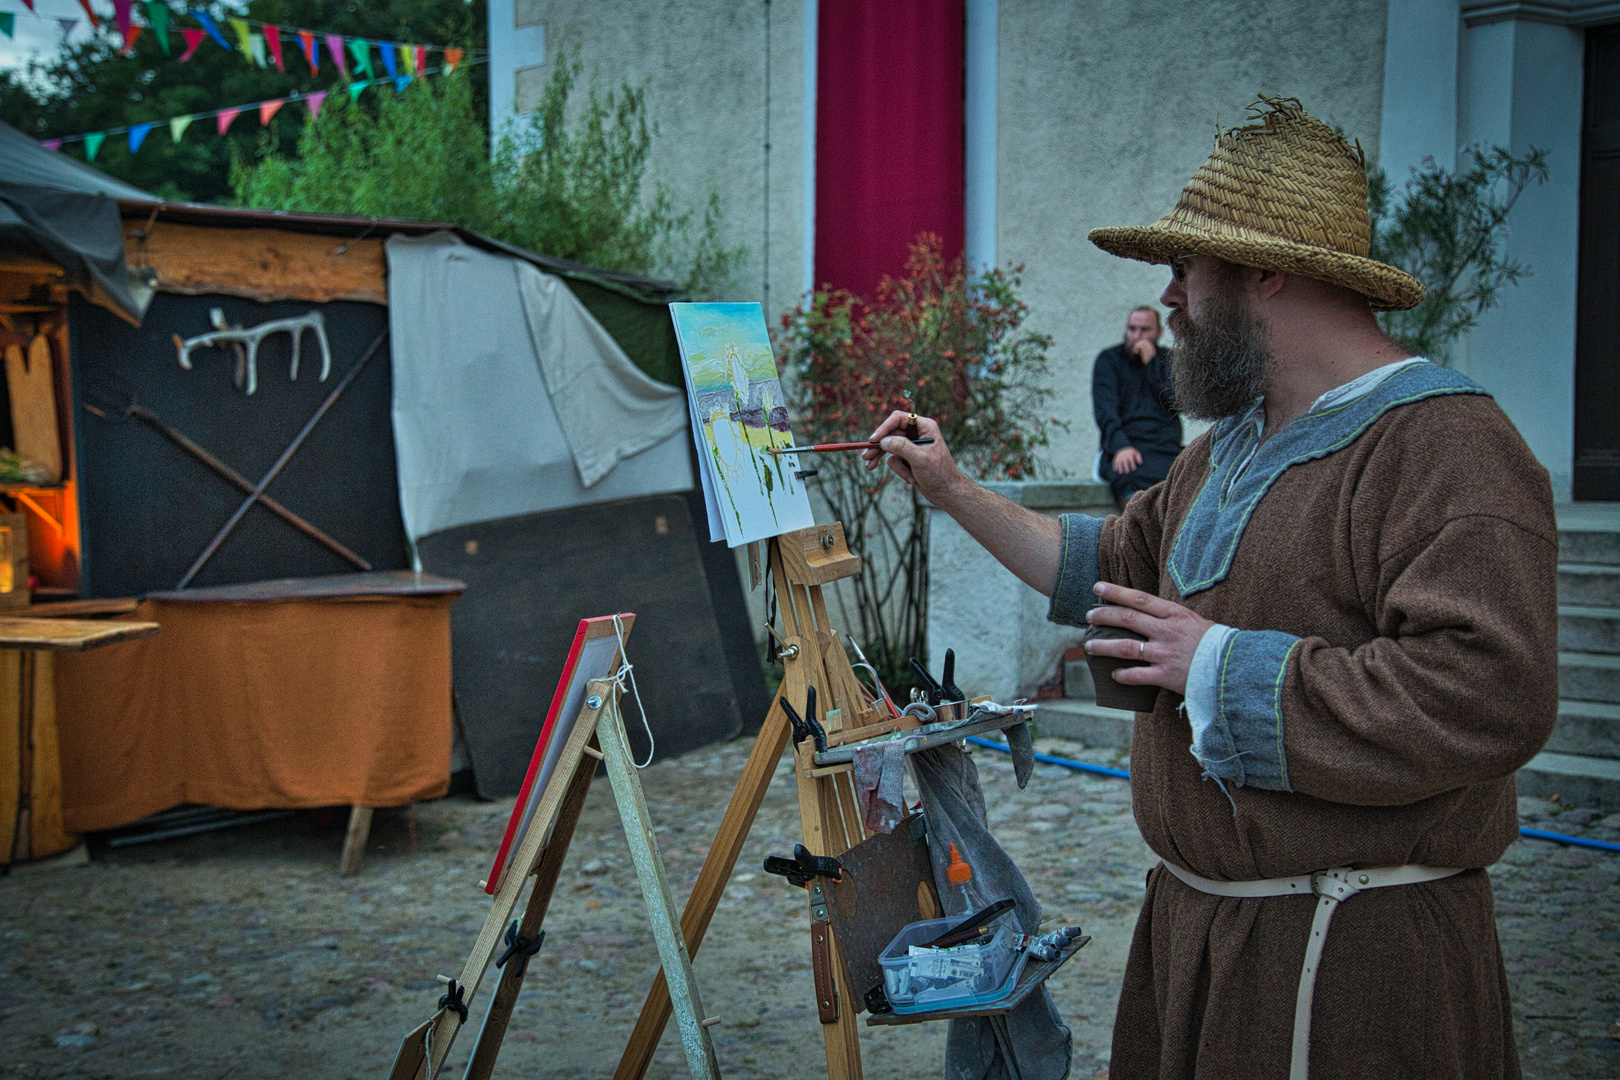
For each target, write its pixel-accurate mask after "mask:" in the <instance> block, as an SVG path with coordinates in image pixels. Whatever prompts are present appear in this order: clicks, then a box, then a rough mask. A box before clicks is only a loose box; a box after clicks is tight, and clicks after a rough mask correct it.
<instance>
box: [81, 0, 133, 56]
mask: <svg viewBox="0 0 1620 1080" xmlns="http://www.w3.org/2000/svg"><path fill="white" fill-rule="evenodd" d="M130 4H131V0H113V18H115V19H116V20H117V21H118V35H119V36H120V37H122V38H123V39H124V43H125V45H126V46H127V45H128V44H129V42H130V38H129V9H130ZM86 10H89V9H88V7H87V8H86Z"/></svg>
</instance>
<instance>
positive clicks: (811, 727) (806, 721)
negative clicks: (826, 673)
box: [781, 686, 827, 754]
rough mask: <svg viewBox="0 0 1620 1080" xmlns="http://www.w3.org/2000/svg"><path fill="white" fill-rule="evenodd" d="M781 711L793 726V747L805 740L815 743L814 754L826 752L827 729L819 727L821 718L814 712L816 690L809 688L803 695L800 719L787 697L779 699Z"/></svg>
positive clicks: (783, 696)
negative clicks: (811, 740) (802, 714)
mask: <svg viewBox="0 0 1620 1080" xmlns="http://www.w3.org/2000/svg"><path fill="white" fill-rule="evenodd" d="M781 702H782V711H783V712H784V713H787V718H788V723H789V724H792V725H793V745H794V746H798V745H799V744H800V743H802V742H804V740H806V739H814V740H815V741H816V752H817V753H818V754H825V753H826V752H827V729H826V728H824V727H822V726H821V716H820V714H819V713H817V711H816V688H815V687H813V686H812V687H810V688H809V689H808V690H806V691H805V695H804V716H803V717H801V716H800V715H799V713H798V710H796V709H795V708H794V707H793V704H792V703H791V702H789V701H788V699H787V695H786V694H784V695H782V697H781Z"/></svg>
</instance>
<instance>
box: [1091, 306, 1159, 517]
mask: <svg viewBox="0 0 1620 1080" xmlns="http://www.w3.org/2000/svg"><path fill="white" fill-rule="evenodd" d="M1163 333H1164V330H1163V328H1162V327H1161V326H1160V325H1159V313H1158V311H1157V310H1156V309H1154V308H1151V307H1148V306H1147V305H1146V304H1144V305H1142V306H1141V307H1139V308H1134V309H1133V310H1132V311H1131V313H1130V314H1129V315H1127V316H1126V317H1125V340H1124V341H1122V342H1121V343H1120V344H1118V345H1115V346H1113V347H1112V348H1107V349H1104V350H1103V351H1102V352H1100V353H1098V354H1097V359H1096V361H1095V362H1093V363H1092V365H1091V411H1092V413H1093V415H1095V416H1096V418H1097V434H1098V438H1099V440H1100V442H1101V444H1102V461H1101V462H1100V463H1099V464H1098V468H1097V471H1098V472H1099V473H1100V474H1101V475H1102V478H1103V479H1104V480H1106V481H1107V482H1108V486H1109V487H1110V488H1112V489H1113V492H1114V502H1115V503H1117V504H1118V505H1119V508H1120V509H1121V510H1123V509H1124V508H1125V503H1126V501H1127V500H1128V499H1130V497H1131V496H1132V495H1134V494H1136V493H1137V492H1138V491H1146V490H1147V489H1148V488H1150V487H1152V486H1153V485H1154V484H1157V483H1158V482H1159V481H1160V480H1163V479H1164V478H1165V477H1166V476H1168V475H1170V464H1171V462H1173V461H1175V460H1176V455H1177V454H1179V453H1181V420H1180V419H1179V418H1178V417H1177V416H1176V409H1175V406H1174V405H1172V404H1171V401H1170V370H1171V362H1172V358H1171V355H1170V351H1169V350H1168V349H1161V348H1160V347H1159V338H1160V337H1161V336H1163Z"/></svg>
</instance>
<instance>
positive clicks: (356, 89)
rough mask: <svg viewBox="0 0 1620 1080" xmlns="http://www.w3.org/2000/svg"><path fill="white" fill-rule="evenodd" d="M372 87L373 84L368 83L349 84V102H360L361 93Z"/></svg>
mask: <svg viewBox="0 0 1620 1080" xmlns="http://www.w3.org/2000/svg"><path fill="white" fill-rule="evenodd" d="M370 85H371V84H370V83H368V82H352V83H350V84H349V100H350V101H359V100H360V91H362V90H364V89H365V88H366V87H368V86H370Z"/></svg>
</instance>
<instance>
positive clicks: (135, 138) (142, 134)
mask: <svg viewBox="0 0 1620 1080" xmlns="http://www.w3.org/2000/svg"><path fill="white" fill-rule="evenodd" d="M153 126H154V125H152V124H136V125H135V126H134V127H132V128H130V129H129V152H130V153H132V154H133V153H136V152H138V151H139V150H140V148H141V143H142V142H144V141H145V140H146V133H147V132H148V131H151V130H152V128H153Z"/></svg>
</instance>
